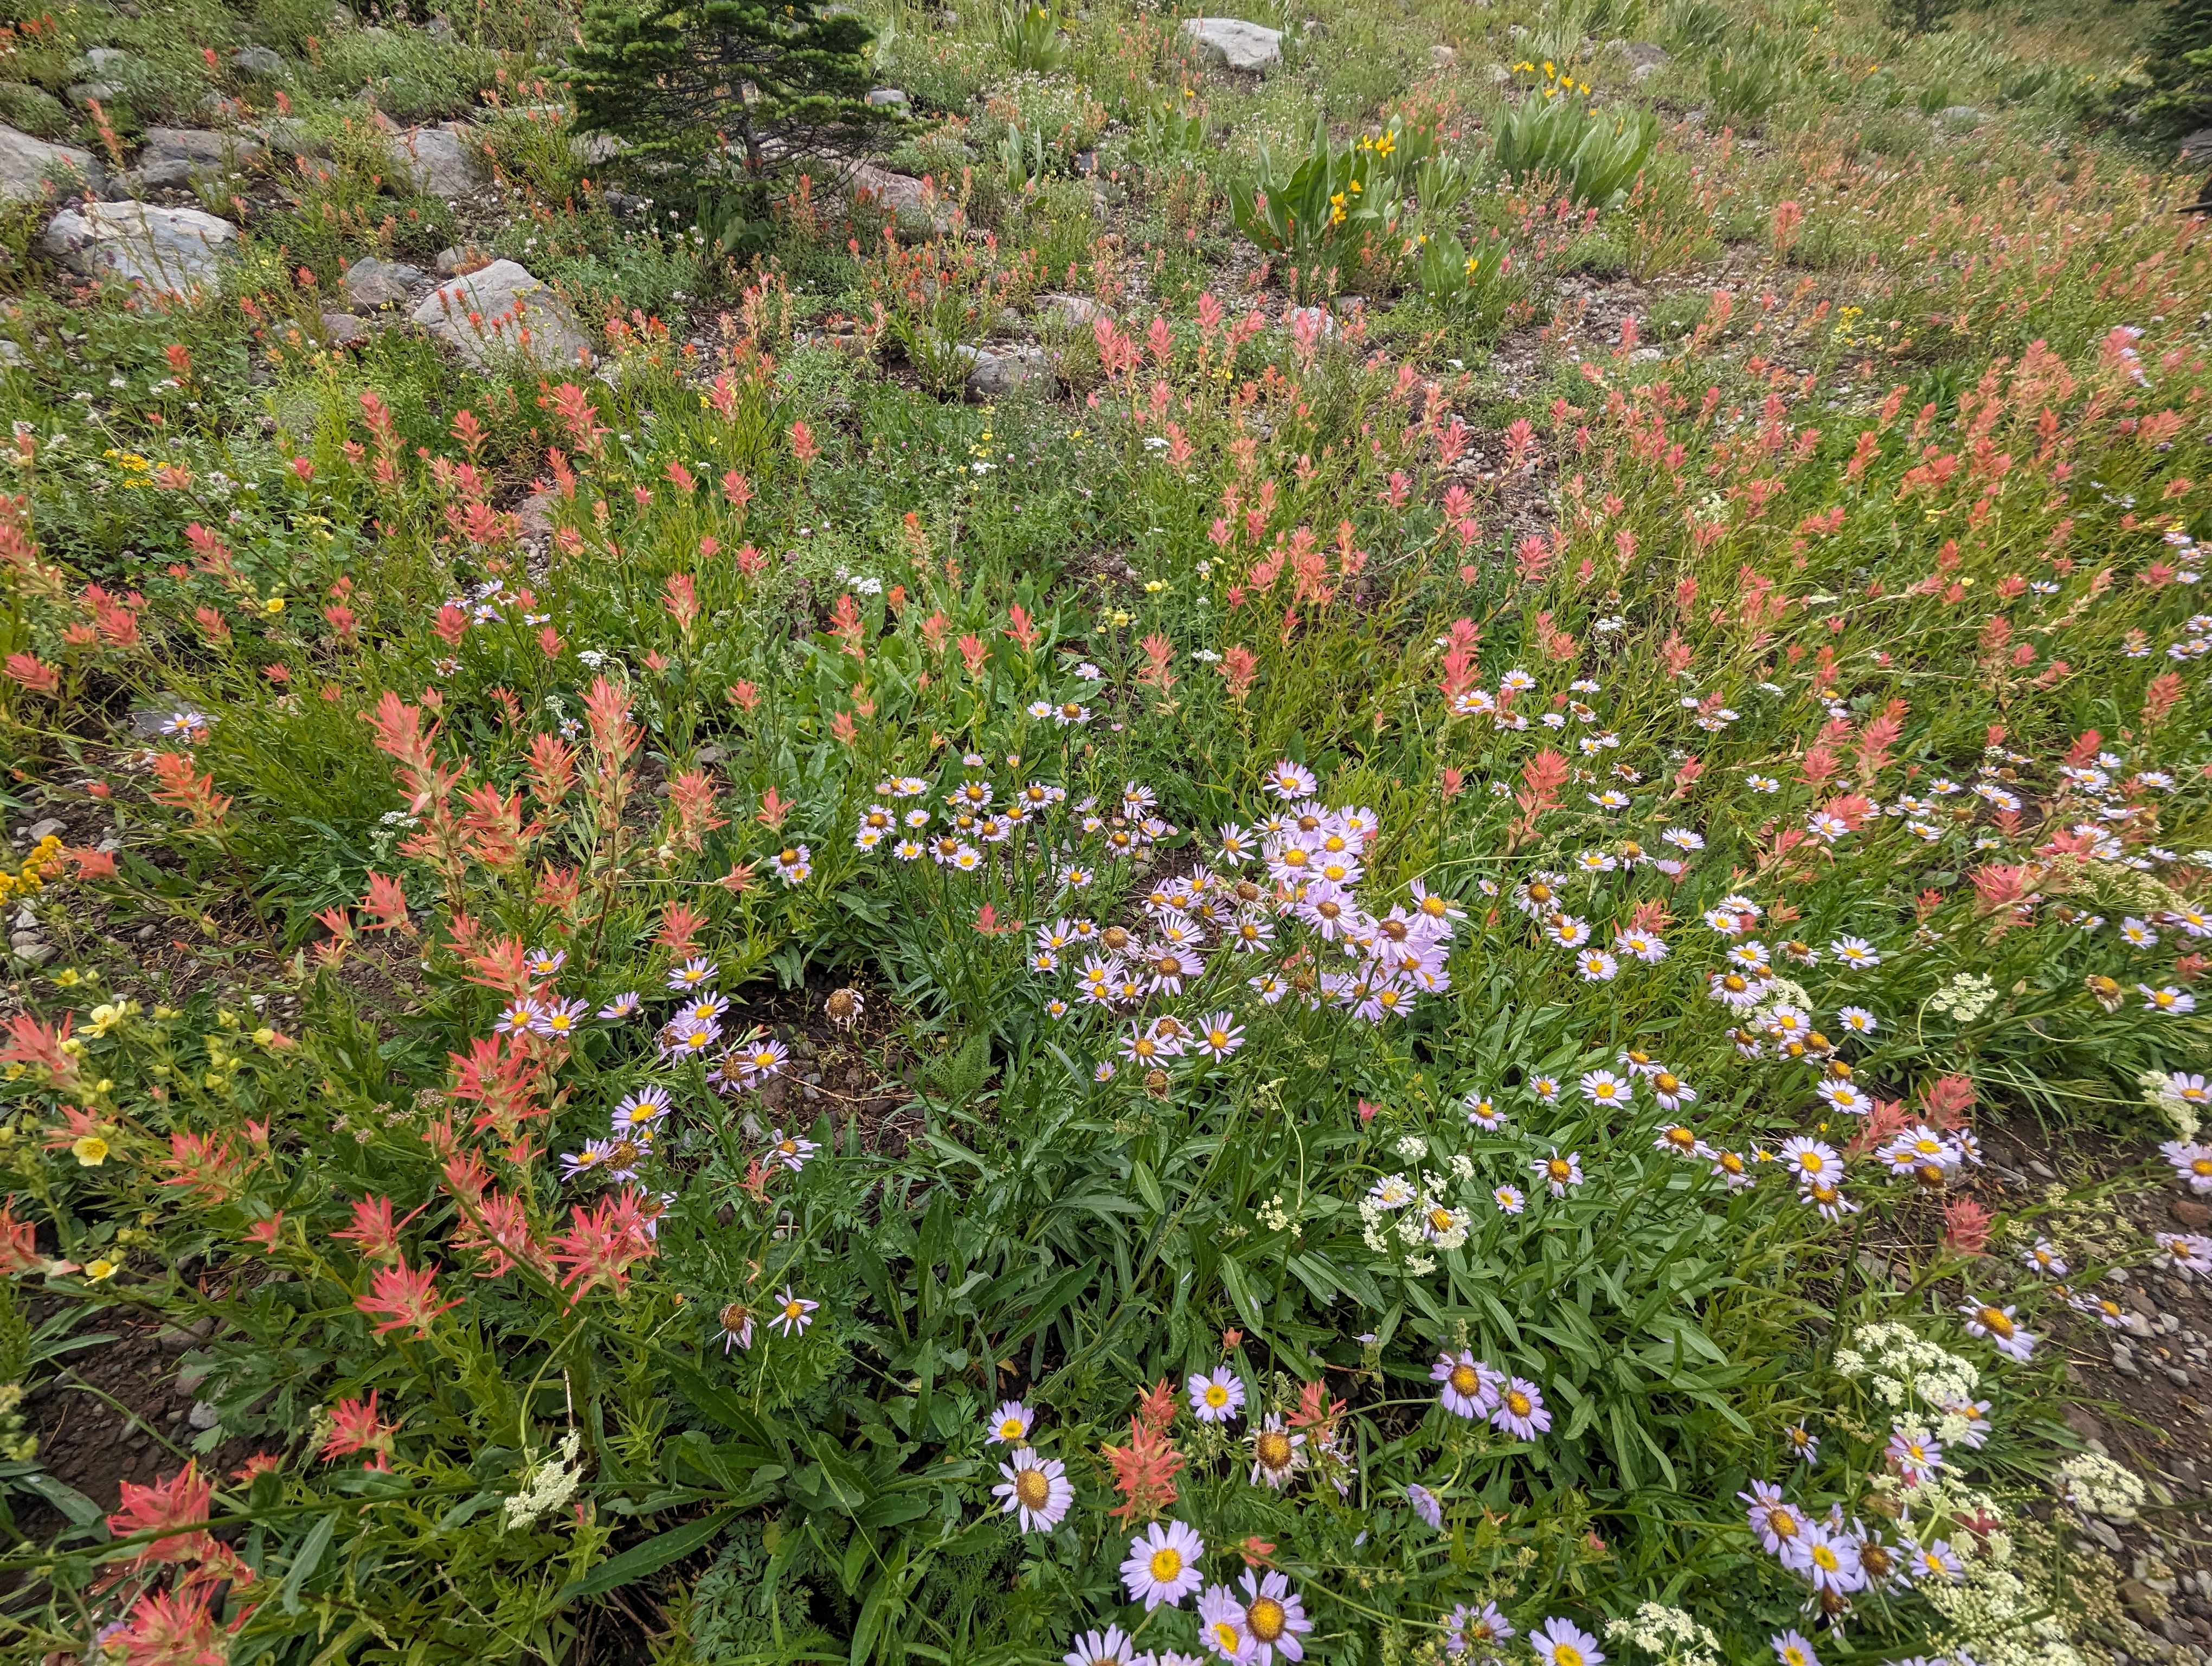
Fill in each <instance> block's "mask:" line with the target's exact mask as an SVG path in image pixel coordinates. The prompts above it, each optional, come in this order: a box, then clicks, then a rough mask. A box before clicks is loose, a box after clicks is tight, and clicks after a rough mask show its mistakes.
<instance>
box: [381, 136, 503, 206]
mask: <svg viewBox="0 0 2212 1666" xmlns="http://www.w3.org/2000/svg"><path fill="white" fill-rule="evenodd" d="M468 131H469V130H468V128H467V127H466V126H465V125H463V124H461V123H459V122H453V121H449V122H442V123H441V124H440V125H437V126H435V127H416V128H413V129H410V131H407V132H404V133H400V134H397V135H395V136H394V137H393V138H392V151H393V153H394V156H395V159H396V160H397V161H398V164H399V171H400V173H402V175H404V178H405V179H406V181H407V184H408V185H409V187H410V189H411V190H412V191H413V192H415V194H416V196H418V197H447V198H451V197H465V196H466V195H468V193H469V192H471V191H474V190H475V189H476V188H477V185H481V184H482V183H483V167H481V166H480V165H479V164H478V163H477V159H476V155H475V153H474V152H472V151H471V149H469V146H468Z"/></svg>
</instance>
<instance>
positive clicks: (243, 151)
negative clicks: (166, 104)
mask: <svg viewBox="0 0 2212 1666" xmlns="http://www.w3.org/2000/svg"><path fill="white" fill-rule="evenodd" d="M262 155H263V150H262V147H261V145H260V144H259V143H257V142H256V141H254V140H252V139H250V138H246V137H241V136H240V135H239V134H236V133H211V132H210V131H207V130H206V129H204V128H198V127H149V128H148V129H147V130H146V148H145V149H144V150H143V151H142V152H141V153H140V154H139V157H138V166H139V168H140V171H141V172H143V171H144V169H145V167H146V166H147V165H148V164H149V163H151V162H170V161H183V162H188V163H190V164H191V166H192V167H193V168H194V169H195V170H196V171H197V172H201V173H212V172H214V171H216V170H217V169H221V170H222V171H224V172H228V171H229V170H231V169H233V168H237V167H244V166H245V165H246V164H247V163H248V162H253V161H259V160H260V158H261V156H262Z"/></svg>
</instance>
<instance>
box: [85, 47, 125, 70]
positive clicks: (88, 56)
mask: <svg viewBox="0 0 2212 1666" xmlns="http://www.w3.org/2000/svg"><path fill="white" fill-rule="evenodd" d="M130 62H131V54H130V53H128V52H125V51H124V50H123V48H122V47H120V46H91V47H88V48H87V49H86V51H85V54H84V67H85V68H86V69H88V70H91V71H92V72H93V74H94V75H98V74H99V73H100V71H101V70H120V69H121V68H123V66H124V65H125V64H128V63H130Z"/></svg>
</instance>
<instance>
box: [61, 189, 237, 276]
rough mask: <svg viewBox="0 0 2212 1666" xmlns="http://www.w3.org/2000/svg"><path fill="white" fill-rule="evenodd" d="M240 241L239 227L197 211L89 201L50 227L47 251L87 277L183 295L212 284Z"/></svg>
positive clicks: (62, 214) (141, 204)
mask: <svg viewBox="0 0 2212 1666" xmlns="http://www.w3.org/2000/svg"><path fill="white" fill-rule="evenodd" d="M237 241H238V228H237V227H236V226H234V225H232V224H231V223H230V222H229V221H228V220H218V219H217V218H216V216H214V215H212V214H205V213H203V212H201V210H198V209H189V208H151V207H149V206H148V205H147V204H143V203H87V204H85V205H84V207H83V208H82V209H65V210H63V211H62V212H61V213H59V214H58V215H56V216H54V217H53V220H52V222H51V223H50V224H49V225H48V226H47V227H46V251H47V252H48V253H50V254H52V255H54V256H56V257H57V258H60V259H62V260H64V261H66V262H68V263H69V264H70V265H71V266H74V267H75V268H76V270H77V271H81V272H82V273H83V274H84V275H85V276H86V277H119V278H123V279H125V280H126V281H127V282H131V283H143V284H144V285H146V287H147V288H149V289H160V290H163V291H165V292H169V293H182V292H184V291H186V290H189V289H193V288H195V287H197V286H199V285H202V284H211V283H214V282H215V280H216V277H217V275H218V274H219V273H220V272H221V271H222V263H223V262H224V260H226V259H227V258H228V257H229V256H230V254H231V253H232V252H233V249H234V245H235V244H236V243H237Z"/></svg>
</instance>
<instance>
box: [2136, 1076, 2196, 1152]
mask: <svg viewBox="0 0 2212 1666" xmlns="http://www.w3.org/2000/svg"><path fill="white" fill-rule="evenodd" d="M2174 1080H2175V1079H2174V1078H2173V1077H2172V1076H2171V1075H2169V1074H2167V1073H2166V1072H2165V1071H2163V1070H2146V1071H2144V1072H2143V1073H2142V1075H2140V1076H2138V1077H2136V1085H2137V1086H2138V1087H2140V1088H2142V1097H2143V1103H2144V1104H2147V1105H2150V1106H2153V1107H2154V1108H2155V1109H2156V1110H2157V1111H2158V1113H2159V1115H2160V1116H2163V1117H2165V1118H2166V1121H2167V1122H2171V1123H2172V1125H2173V1131H2174V1133H2176V1134H2179V1135H2180V1137H2181V1138H2182V1139H2183V1140H2195V1139H2196V1138H2197V1130H2198V1129H2199V1128H2202V1127H2203V1122H2201V1121H2200V1120H2199V1119H2198V1117H2197V1107H2196V1106H2195V1105H2192V1104H2190V1103H2189V1101H2188V1100H2186V1099H2185V1098H2183V1097H2181V1092H2180V1090H2179V1088H2177V1087H2176V1086H2175V1085H2174Z"/></svg>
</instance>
